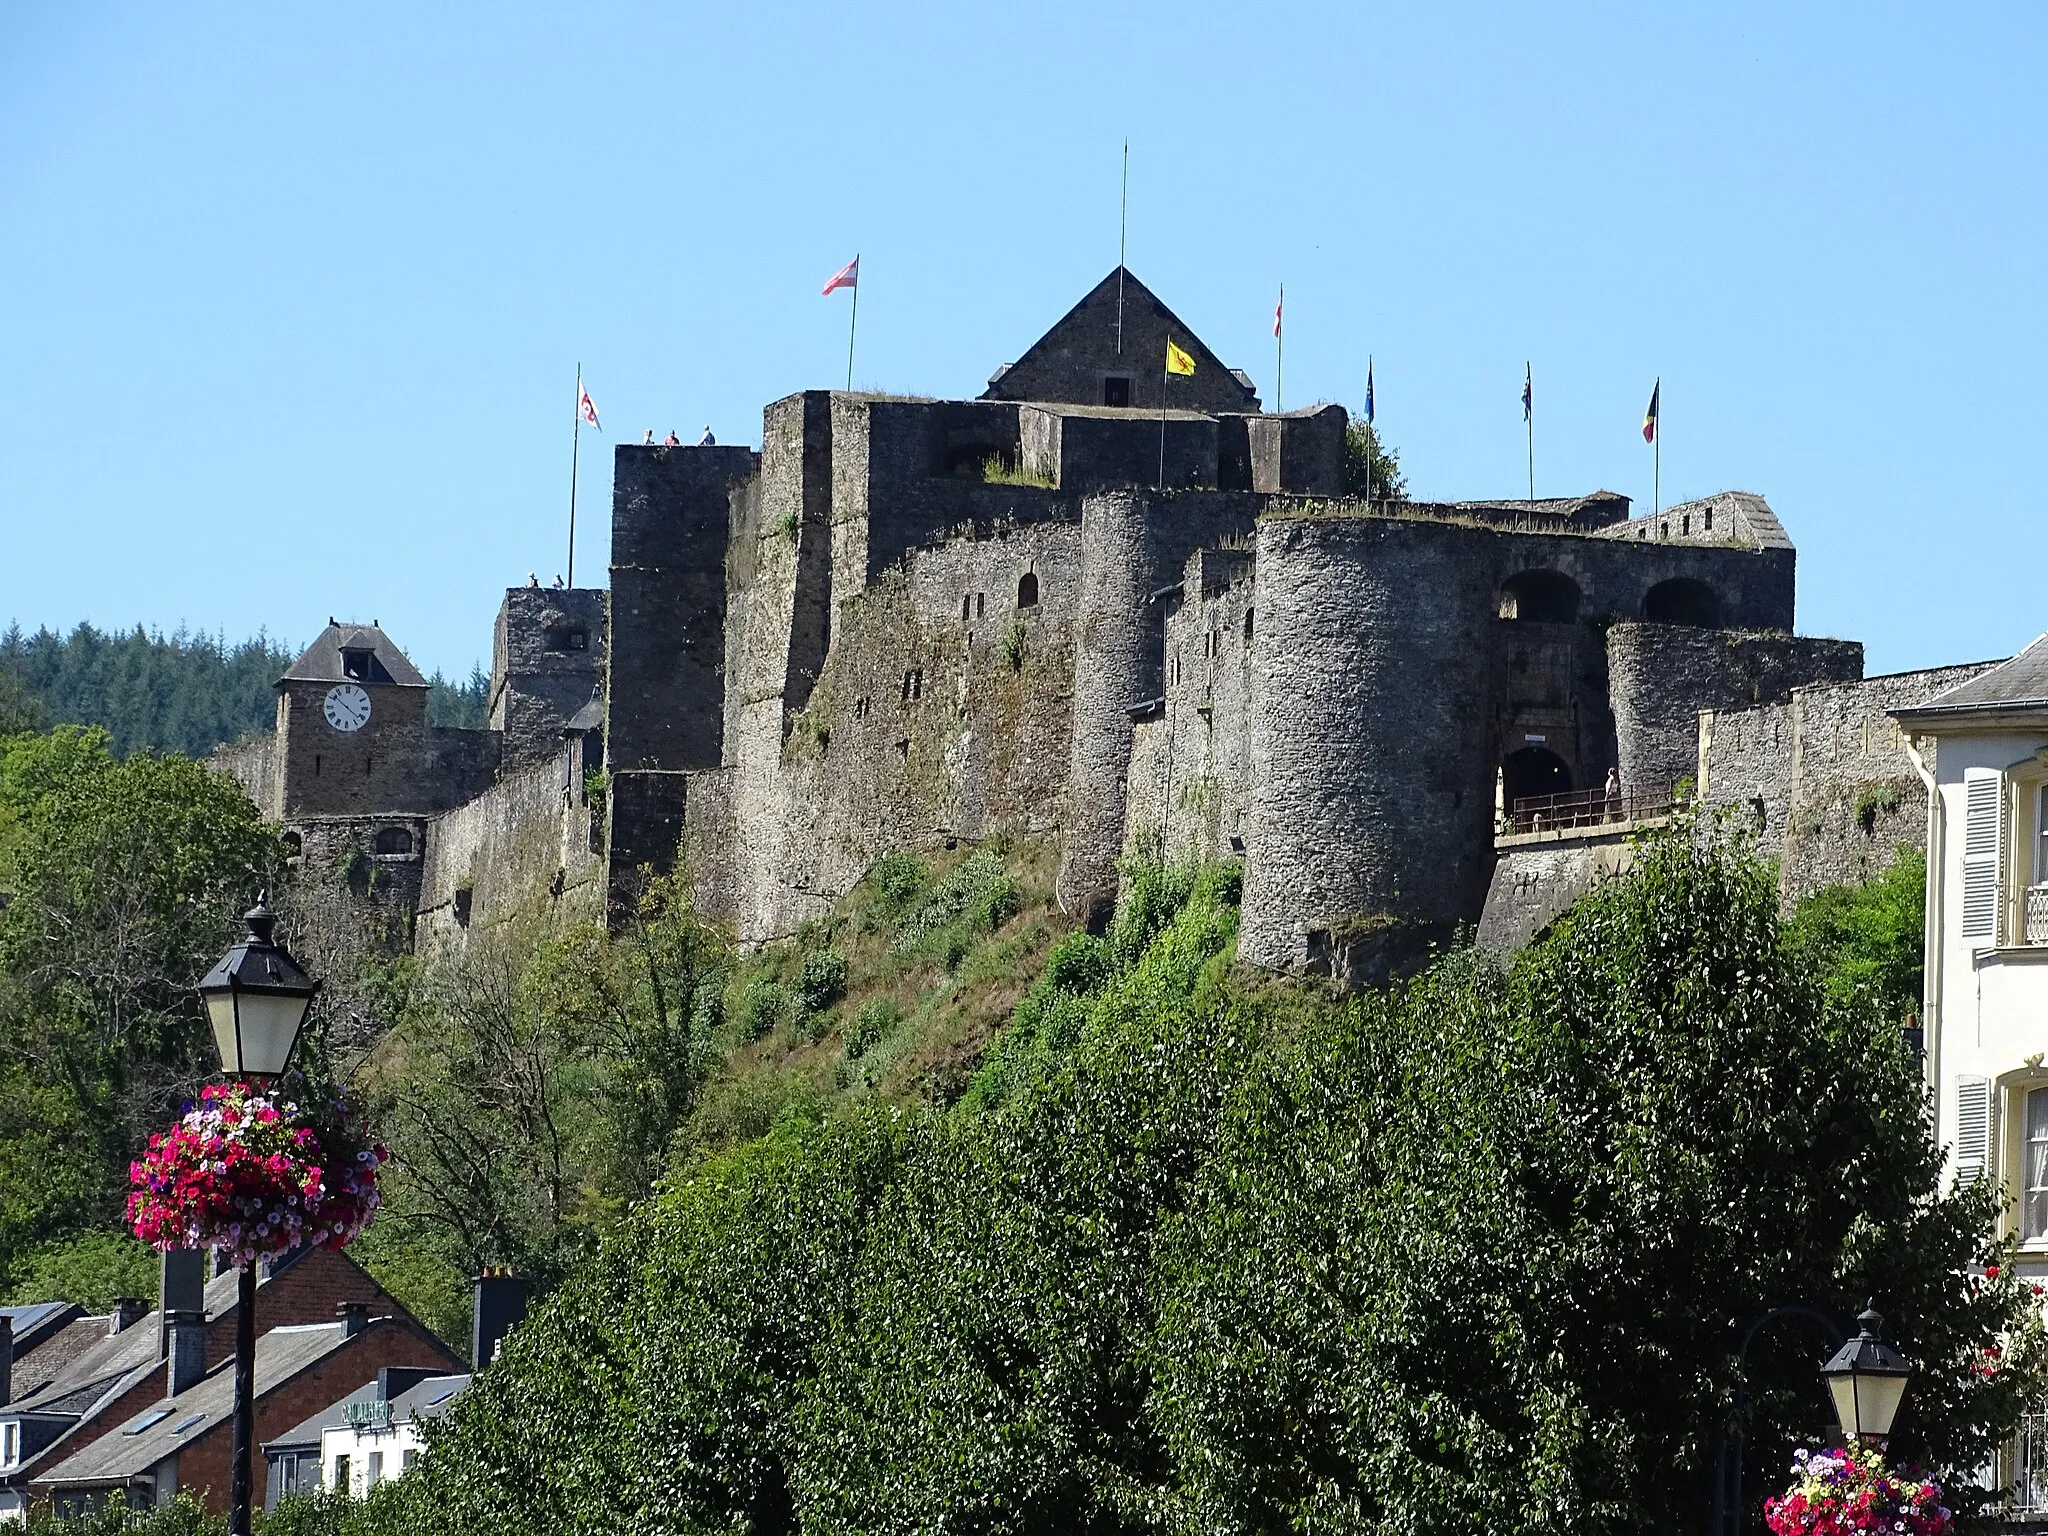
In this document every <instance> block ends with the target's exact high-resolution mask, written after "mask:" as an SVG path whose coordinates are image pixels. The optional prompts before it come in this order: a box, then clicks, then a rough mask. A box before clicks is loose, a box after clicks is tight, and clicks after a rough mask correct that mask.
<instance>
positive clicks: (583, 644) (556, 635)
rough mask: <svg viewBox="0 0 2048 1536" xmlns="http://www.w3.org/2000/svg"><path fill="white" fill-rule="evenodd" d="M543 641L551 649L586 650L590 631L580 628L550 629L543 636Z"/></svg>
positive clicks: (588, 646)
mask: <svg viewBox="0 0 2048 1536" xmlns="http://www.w3.org/2000/svg"><path fill="white" fill-rule="evenodd" d="M543 643H544V644H545V645H546V646H547V648H548V649H549V650H551V651H587V650H589V649H590V631H589V630H587V629H582V628H574V629H567V628H565V629H550V630H548V631H546V633H545V635H544V636H543Z"/></svg>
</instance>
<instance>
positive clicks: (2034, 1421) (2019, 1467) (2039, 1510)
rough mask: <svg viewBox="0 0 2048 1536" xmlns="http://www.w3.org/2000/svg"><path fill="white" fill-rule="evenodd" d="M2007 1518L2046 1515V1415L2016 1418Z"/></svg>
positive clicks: (2047, 1432) (2047, 1443)
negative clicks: (2018, 1427)
mask: <svg viewBox="0 0 2048 1536" xmlns="http://www.w3.org/2000/svg"><path fill="white" fill-rule="evenodd" d="M2006 1513H2007V1514H2009V1515H2021V1516H2038V1515H2048V1413H2023V1414H2021V1415H2020V1432H2019V1434H2017V1435H2016V1436H2014V1437H2013V1442H2012V1493H2011V1495H2010V1496H2009V1498H2008V1500H2007V1502H2006Z"/></svg>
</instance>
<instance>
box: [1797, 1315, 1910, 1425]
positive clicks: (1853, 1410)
mask: <svg viewBox="0 0 2048 1536" xmlns="http://www.w3.org/2000/svg"><path fill="white" fill-rule="evenodd" d="M1856 1325H1857V1327H1858V1328H1859V1329H1860V1330H1861V1331H1860V1332H1858V1333H1857V1335H1856V1337H1855V1338H1853V1339H1851V1340H1849V1342H1848V1343H1846V1344H1844V1345H1843V1346H1842V1347H1841V1348H1840V1349H1838V1350H1836V1351H1835V1353H1834V1357H1833V1358H1832V1359H1830V1360H1829V1361H1828V1363H1827V1364H1826V1365H1824V1366H1822V1367H1821V1368H1820V1374H1821V1380H1823V1381H1825V1382H1826V1383H1827V1384H1828V1392H1829V1394H1830V1395H1831V1396H1833V1398H1834V1400H1835V1417H1836V1418H1837V1419H1839V1420H1841V1423H1842V1433H1843V1434H1844V1435H1846V1436H1847V1437H1848V1438H1849V1440H1850V1441H1851V1442H1852V1443H1853V1442H1855V1441H1858V1440H1882V1439H1884V1438H1885V1437H1886V1436H1888V1435H1889V1434H1891V1432H1892V1420H1893V1419H1894V1418H1896V1417H1897V1416H1898V1412H1899V1400H1900V1399H1901V1398H1903V1397H1904V1396H1905V1395H1906V1378H1907V1377H1908V1376H1910V1375H1912V1374H1913V1367H1912V1366H1911V1365H1909V1364H1907V1363H1906V1357H1905V1356H1904V1355H1902V1354H1900V1353H1899V1352H1898V1351H1897V1350H1896V1349H1893V1348H1892V1347H1891V1345H1889V1344H1887V1343H1885V1341H1884V1340H1883V1339H1881V1338H1879V1337H1878V1333H1879V1331H1880V1330H1881V1329H1883V1327H1884V1319H1883V1318H1882V1317H1880V1316H1879V1315H1878V1313H1877V1312H1876V1310H1875V1309H1874V1308H1873V1307H1872V1305H1871V1303H1869V1302H1865V1303H1864V1304H1863V1313H1862V1315H1861V1316H1860V1317H1858V1318H1857V1319H1856Z"/></svg>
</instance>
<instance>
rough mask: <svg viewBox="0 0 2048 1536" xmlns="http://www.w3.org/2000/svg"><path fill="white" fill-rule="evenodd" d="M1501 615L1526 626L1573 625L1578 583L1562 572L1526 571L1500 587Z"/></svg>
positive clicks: (1577, 611) (1577, 599) (1577, 603)
mask: <svg viewBox="0 0 2048 1536" xmlns="http://www.w3.org/2000/svg"><path fill="white" fill-rule="evenodd" d="M1500 616H1501V617H1502V618H1504V619H1509V620H1513V621H1518V622H1520V623H1524V624H1570V623H1572V622H1573V621H1574V620H1575V619H1577V618H1578V616H1579V584H1578V583H1577V582H1575V581H1573V580H1572V579H1571V577H1569V576H1567V575H1565V574H1564V573H1563V572H1562V571H1523V572H1522V573H1521V574H1520V575H1516V576H1510V577H1509V578H1508V579H1507V580H1506V581H1504V582H1502V583H1501V584H1500Z"/></svg>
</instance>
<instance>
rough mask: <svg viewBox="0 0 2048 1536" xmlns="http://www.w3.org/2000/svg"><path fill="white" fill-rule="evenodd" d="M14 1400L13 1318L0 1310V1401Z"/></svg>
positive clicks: (8, 1401)
mask: <svg viewBox="0 0 2048 1536" xmlns="http://www.w3.org/2000/svg"><path fill="white" fill-rule="evenodd" d="M13 1401H14V1319H13V1318H12V1317H10V1316H8V1315H7V1314H6V1313H5V1312H0V1403H11V1402H13Z"/></svg>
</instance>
